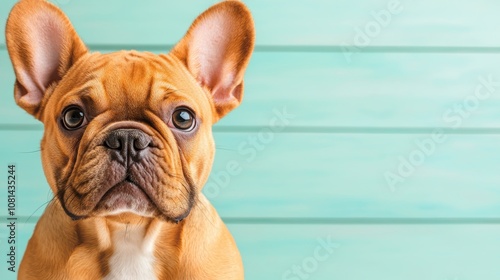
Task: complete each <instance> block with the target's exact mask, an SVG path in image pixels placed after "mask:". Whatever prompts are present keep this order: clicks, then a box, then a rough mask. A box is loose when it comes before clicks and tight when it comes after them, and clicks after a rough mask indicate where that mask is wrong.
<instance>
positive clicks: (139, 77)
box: [56, 51, 209, 109]
mask: <svg viewBox="0 0 500 280" xmlns="http://www.w3.org/2000/svg"><path fill="white" fill-rule="evenodd" d="M58 91H59V92H58V94H57V95H60V96H58V97H57V98H56V99H58V100H64V97H65V96H68V95H69V96H71V98H73V97H77V98H80V97H83V98H84V99H85V101H87V100H90V101H92V100H100V101H101V102H97V103H100V105H104V106H113V107H124V108H125V107H127V108H129V107H130V106H131V105H133V107H136V108H138V107H145V106H146V107H147V106H150V104H151V103H160V102H162V100H165V98H166V97H167V96H168V97H169V98H170V100H171V101H172V100H174V101H186V102H189V101H196V103H197V104H195V105H197V106H206V105H209V101H208V100H209V99H208V96H207V94H206V93H205V92H204V90H203V89H202V88H201V87H200V86H199V84H198V83H197V82H196V80H195V79H194V77H193V76H192V75H191V74H190V73H189V71H188V70H187V69H186V68H185V66H184V65H183V64H182V63H181V62H180V61H179V60H178V59H177V58H175V57H174V56H171V55H156V54H153V53H149V52H138V51H119V52H114V53H106V54H100V53H91V54H89V55H88V56H86V57H84V58H83V59H82V60H81V61H78V63H77V64H76V65H75V67H74V68H73V69H71V71H70V73H68V75H67V76H66V77H65V78H64V79H63V81H62V82H61V87H60V88H59V90H58ZM102 101H107V102H102ZM92 103H94V102H92ZM142 105H143V106H142ZM62 106H64V105H62ZM103 109H105V108H103Z"/></svg>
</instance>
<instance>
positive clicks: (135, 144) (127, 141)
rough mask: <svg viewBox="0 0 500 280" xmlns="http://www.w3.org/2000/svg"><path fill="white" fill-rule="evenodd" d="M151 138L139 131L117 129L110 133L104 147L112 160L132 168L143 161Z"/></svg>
mask: <svg viewBox="0 0 500 280" xmlns="http://www.w3.org/2000/svg"><path fill="white" fill-rule="evenodd" d="M150 143H151V137H150V136H149V135H147V134H146V133H144V132H143V131H141V130H139V129H116V130H113V131H111V132H110V133H109V135H108V137H106V140H105V141H104V146H105V147H107V148H108V149H109V151H110V153H111V158H112V159H114V160H116V161H118V162H120V163H122V164H123V165H126V166H130V165H131V164H132V163H133V162H139V161H141V160H142V159H143V157H144V155H145V153H146V151H147V149H148V147H149V144H150Z"/></svg>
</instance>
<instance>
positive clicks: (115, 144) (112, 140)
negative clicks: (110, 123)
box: [104, 135, 122, 150]
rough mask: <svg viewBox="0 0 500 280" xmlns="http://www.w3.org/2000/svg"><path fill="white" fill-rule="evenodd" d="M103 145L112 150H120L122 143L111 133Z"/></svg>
mask: <svg viewBox="0 0 500 280" xmlns="http://www.w3.org/2000/svg"><path fill="white" fill-rule="evenodd" d="M104 145H105V146H106V147H108V148H110V149H113V150H120V149H121V148H122V143H121V141H120V139H119V138H118V137H116V135H111V137H108V138H107V139H106V141H104Z"/></svg>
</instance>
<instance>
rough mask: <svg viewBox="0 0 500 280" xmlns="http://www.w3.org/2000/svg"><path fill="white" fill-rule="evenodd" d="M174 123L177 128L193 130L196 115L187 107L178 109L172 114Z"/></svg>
mask: <svg viewBox="0 0 500 280" xmlns="http://www.w3.org/2000/svg"><path fill="white" fill-rule="evenodd" d="M172 124H173V125H174V126H175V128H177V129H180V130H184V131H191V130H192V129H193V128H194V125H195V120H194V115H193V113H192V112H191V111H190V110H188V109H186V108H179V109H176V110H175V111H174V113H173V114H172Z"/></svg>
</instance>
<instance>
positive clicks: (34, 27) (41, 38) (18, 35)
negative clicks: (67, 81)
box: [5, 0, 87, 118]
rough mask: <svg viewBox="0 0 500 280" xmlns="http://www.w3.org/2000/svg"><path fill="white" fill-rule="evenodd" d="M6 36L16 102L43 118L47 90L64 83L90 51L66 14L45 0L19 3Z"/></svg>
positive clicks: (14, 9)
mask: <svg viewBox="0 0 500 280" xmlns="http://www.w3.org/2000/svg"><path fill="white" fill-rule="evenodd" d="M5 34H6V41H7V49H8V51H9V55H10V59H11V61H12V65H13V67H14V71H15V73H16V84H15V88H14V96H15V100H16V102H17V104H18V105H19V106H20V107H22V108H23V109H24V110H26V111H27V112H28V113H30V114H32V115H34V116H35V117H37V118H39V111H40V106H41V103H42V100H43V98H44V95H45V92H46V90H47V89H48V88H49V87H51V86H53V85H54V84H56V83H57V82H59V81H60V80H61V78H62V77H63V76H64V74H65V73H66V72H67V71H68V70H69V68H70V67H71V66H72V65H73V64H74V63H75V62H76V61H77V60H78V58H80V57H81V56H83V55H84V54H85V53H87V48H86V47H85V45H84V44H83V42H82V41H81V39H80V38H79V37H78V35H77V34H76V32H75V30H74V29H73V26H72V25H71V23H70V22H69V20H68V18H67V17H66V16H65V15H64V14H63V12H62V11H61V10H59V9H58V8H57V7H56V6H54V5H52V4H50V3H48V2H46V1H44V0H43V1H42V0H21V1H20V2H19V3H17V4H16V5H15V6H14V8H13V9H12V11H11V13H10V15H9V19H8V20H7V25H6V29H5Z"/></svg>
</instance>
